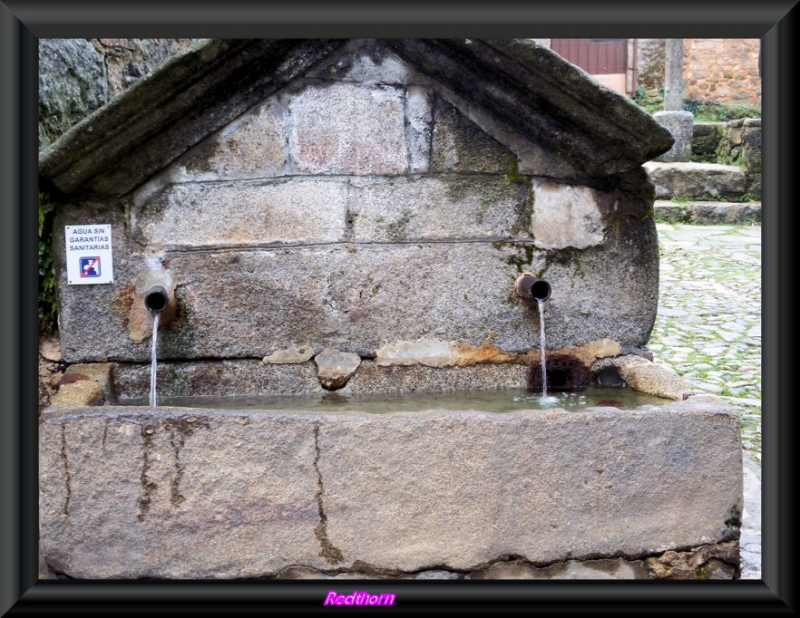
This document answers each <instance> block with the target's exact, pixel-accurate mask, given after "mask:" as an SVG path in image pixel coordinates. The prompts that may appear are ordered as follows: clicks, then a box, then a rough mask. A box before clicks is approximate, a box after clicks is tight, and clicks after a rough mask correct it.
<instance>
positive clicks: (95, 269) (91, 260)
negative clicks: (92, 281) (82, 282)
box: [80, 255, 100, 278]
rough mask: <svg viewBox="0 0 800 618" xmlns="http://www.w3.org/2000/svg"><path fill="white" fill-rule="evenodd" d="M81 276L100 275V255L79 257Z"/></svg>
mask: <svg viewBox="0 0 800 618" xmlns="http://www.w3.org/2000/svg"><path fill="white" fill-rule="evenodd" d="M80 269H81V278H83V277H99V276H100V256H99V255H92V256H89V257H82V258H80Z"/></svg>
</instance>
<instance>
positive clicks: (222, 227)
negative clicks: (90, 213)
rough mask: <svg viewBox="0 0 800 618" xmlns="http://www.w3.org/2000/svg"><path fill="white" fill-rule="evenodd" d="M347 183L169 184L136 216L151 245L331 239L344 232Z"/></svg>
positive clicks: (342, 237)
mask: <svg viewBox="0 0 800 618" xmlns="http://www.w3.org/2000/svg"><path fill="white" fill-rule="evenodd" d="M346 200H347V183H346V182H344V181H341V180H338V181H337V180H326V179H303V180H277V181H271V182H255V181H253V182H234V183H214V184H211V183H208V184H206V183H203V184H200V183H188V184H177V185H171V186H170V187H169V188H167V189H166V190H165V191H164V192H162V193H160V194H158V195H156V196H154V197H153V198H152V199H151V200H150V201H149V202H147V203H146V204H145V205H143V207H142V208H141V210H140V211H139V213H138V215H137V217H136V230H137V233H138V234H139V235H140V237H141V238H142V239H143V240H145V241H146V242H147V243H148V245H150V247H151V250H152V249H154V248H155V247H159V246H160V247H167V248H169V247H207V246H224V245H234V246H242V245H265V244H269V243H301V242H335V241H341V240H344V237H345V212H346V208H347V201H346Z"/></svg>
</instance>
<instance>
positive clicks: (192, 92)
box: [40, 39, 672, 196]
mask: <svg viewBox="0 0 800 618" xmlns="http://www.w3.org/2000/svg"><path fill="white" fill-rule="evenodd" d="M364 83H370V84H373V85H374V84H376V83H380V87H379V88H369V89H365V88H360V87H359V85H360V84H364ZM326 114H327V115H328V116H329V117H330V119H331V121H330V122H329V123H321V122H319V121H318V120H319V117H320V116H321V115H326ZM434 114H435V115H437V118H438V121H437V122H436V123H433V122H431V118H432V117H433V115H434ZM376 115H377V116H378V117H380V122H371V121H370V118H372V117H373V116H376ZM309 119H312V120H316V121H314V122H311V121H308V120H309ZM431 127H436V130H435V131H433V134H432V135H429V134H428V133H431V132H432V129H431ZM426 131H427V132H428V133H426ZM344 133H346V134H347V139H342V135H343V134H344ZM425 140H429V143H430V144H431V146H430V147H431V148H433V149H434V151H433V153H432V154H433V156H432V157H431V158H430V160H428V159H427V158H425V163H422V162H421V158H420V157H417V158H415V156H414V152H416V151H417V150H418V149H419V148H422V144H421V143H420V142H422V141H425ZM437 140H439V141H440V142H441V140H450V141H451V142H452V143H449V144H448V145H447V146H448V147H447V148H440V149H439V150H436V147H437ZM459 140H461V142H460V143H461V145H462V146H463V147H461V148H459ZM289 142H292V146H293V147H292V152H293V153H295V158H294V159H293V160H292V161H287V160H286V157H285V151H286V147H285V146H286V144H287V143H289ZM401 142H402V144H401ZM671 143H672V138H671V136H670V135H669V133H668V132H667V131H666V130H665V129H663V128H662V127H661V126H660V125H658V123H656V122H655V121H654V120H653V119H652V118H651V117H650V116H649V115H648V114H647V113H646V112H644V111H642V110H641V109H639V108H638V106H636V105H635V104H634V103H632V102H631V101H629V100H627V99H626V98H625V97H623V96H621V95H619V94H617V93H615V92H613V91H611V90H609V89H607V88H605V87H604V86H602V85H600V84H599V83H597V82H595V81H594V80H592V79H591V78H590V77H588V75H586V74H585V73H584V72H583V71H581V70H580V69H578V68H576V67H574V66H573V65H571V64H569V63H567V62H566V61H564V60H563V59H561V58H560V57H559V56H557V55H556V54H554V53H553V52H551V51H550V50H549V49H546V48H543V47H541V46H539V45H537V44H535V43H534V42H533V41H530V40H502V41H487V40H465V39H458V40H455V39H454V40H438V39H397V40H369V39H365V40H334V39H308V40H302V39H292V40H280V39H278V40H212V41H205V42H203V43H201V44H199V45H197V46H195V47H193V48H191V49H189V50H187V51H186V52H183V53H181V54H179V55H177V56H176V57H174V58H173V59H172V60H170V61H169V62H167V63H166V64H165V65H163V66H162V67H160V68H159V69H157V70H156V71H155V72H154V73H152V74H151V75H149V76H148V77H147V78H145V79H142V80H141V81H140V82H137V83H136V84H135V85H134V86H132V87H131V88H130V89H129V90H127V91H125V92H124V93H123V94H122V95H120V96H119V97H118V98H117V99H115V100H114V101H112V102H111V103H109V104H108V105H106V106H105V107H103V108H101V109H100V110H98V111H97V112H95V113H94V114H92V115H91V116H90V117H88V118H86V119H85V120H84V121H82V122H81V123H79V124H78V125H76V126H75V127H73V128H72V129H71V130H70V131H69V132H67V133H66V134H65V135H64V136H62V138H61V139H60V140H58V141H57V142H56V143H55V144H54V145H53V146H52V147H51V148H49V149H48V150H47V151H45V152H44V153H42V154H41V156H40V177H41V181H42V183H41V184H42V187H43V188H44V189H51V190H52V189H55V190H58V191H60V192H64V193H72V192H79V193H83V194H89V195H92V194H93V195H109V196H121V195H125V194H128V193H130V192H131V191H133V190H135V189H137V187H140V186H142V185H143V184H145V183H147V181H148V180H150V179H151V177H155V176H157V175H159V174H161V175H163V174H164V173H167V174H173V175H174V174H176V173H181V174H186V175H188V176H190V177H191V178H196V179H213V178H224V177H225V175H226V174H235V175H236V176H237V177H238V178H242V177H248V175H251V176H252V177H263V176H265V175H268V176H272V177H276V176H277V177H280V176H281V175H290V174H297V173H315V174H318V173H323V174H326V173H327V174H357V175H358V174H370V173H381V174H392V173H397V174H404V173H416V172H427V171H447V170H448V169H458V171H464V169H465V168H466V169H468V168H469V166H470V165H476V166H477V167H478V168H479V169H481V170H485V169H487V168H486V166H487V165H489V166H491V165H494V166H495V167H496V168H497V170H493V171H501V170H502V168H503V166H508V167H509V169H508V173H509V174H513V173H518V172H520V173H528V174H540V175H546V176H549V177H554V178H566V179H571V180H579V181H583V182H587V183H590V182H591V179H592V178H599V177H603V176H609V175H615V174H620V173H624V172H626V171H629V170H630V169H633V168H635V167H638V166H639V165H641V164H642V163H644V162H645V161H648V160H650V159H651V158H653V157H655V156H657V155H658V154H661V153H662V152H665V151H666V150H668V149H669V147H670V146H671ZM440 145H441V144H440ZM437 152H438V153H441V157H440V158H439V159H437V155H436V153H437ZM444 153H446V157H445V154H444ZM458 153H461V154H460V155H459V154H458ZM475 156H480V158H481V161H480V162H479V164H477V163H476V162H475V161H474V160H471V159H474V157H475ZM454 157H455V158H454ZM490 159H492V160H490ZM423 165H426V166H433V167H434V168H435V169H434V170H429V169H423V168H422V166H423Z"/></svg>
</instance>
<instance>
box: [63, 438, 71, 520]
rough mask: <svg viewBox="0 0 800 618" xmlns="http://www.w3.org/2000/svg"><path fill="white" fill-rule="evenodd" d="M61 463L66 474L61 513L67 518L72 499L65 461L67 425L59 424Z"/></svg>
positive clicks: (67, 467) (67, 464) (66, 460)
mask: <svg viewBox="0 0 800 618" xmlns="http://www.w3.org/2000/svg"><path fill="white" fill-rule="evenodd" d="M61 462H62V464H63V465H64V473H65V474H66V485H67V492H66V494H67V495H66V496H65V497H64V508H63V510H62V512H63V513H64V515H66V516H67V517H69V503H70V500H71V499H72V474H70V471H69V460H68V459H67V424H66V423H62V424H61Z"/></svg>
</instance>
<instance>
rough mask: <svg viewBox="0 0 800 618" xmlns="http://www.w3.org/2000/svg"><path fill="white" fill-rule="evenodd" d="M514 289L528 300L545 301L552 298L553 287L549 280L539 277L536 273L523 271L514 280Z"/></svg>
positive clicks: (518, 294)
mask: <svg viewBox="0 0 800 618" xmlns="http://www.w3.org/2000/svg"><path fill="white" fill-rule="evenodd" d="M514 291H515V292H516V293H517V296H520V297H521V298H524V299H526V300H535V301H545V300H547V299H548V298H550V293H551V292H552V288H551V287H550V283H549V282H548V281H545V280H544V279H539V277H537V276H536V274H535V273H522V274H521V275H520V276H519V277H517V280H516V281H515V282H514Z"/></svg>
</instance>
